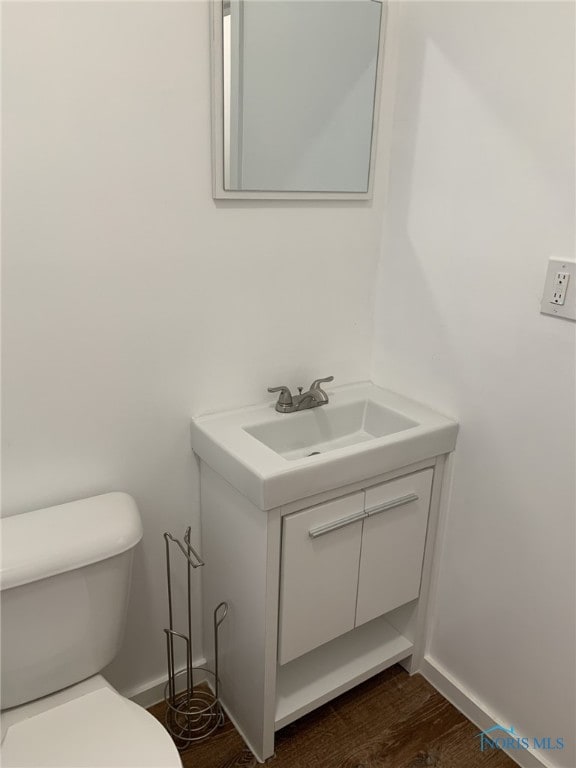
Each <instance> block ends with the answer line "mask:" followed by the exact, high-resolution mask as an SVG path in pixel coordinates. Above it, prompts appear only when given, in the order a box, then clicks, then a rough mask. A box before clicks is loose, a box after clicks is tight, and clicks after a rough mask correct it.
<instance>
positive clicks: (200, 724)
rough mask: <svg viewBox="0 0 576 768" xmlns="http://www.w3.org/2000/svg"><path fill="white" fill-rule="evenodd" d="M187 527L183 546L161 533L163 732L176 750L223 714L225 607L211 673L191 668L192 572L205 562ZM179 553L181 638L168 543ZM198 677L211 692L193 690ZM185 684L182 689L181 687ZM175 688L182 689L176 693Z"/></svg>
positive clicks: (217, 613) (217, 620)
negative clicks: (182, 659)
mask: <svg viewBox="0 0 576 768" xmlns="http://www.w3.org/2000/svg"><path fill="white" fill-rule="evenodd" d="M190 534H191V528H190V526H189V527H188V528H186V532H185V534H184V543H182V541H180V539H178V538H176V537H175V536H173V535H172V534H171V533H167V532H166V533H164V540H165V543H166V581H167V586H168V621H169V627H168V628H166V629H164V632H165V634H166V656H167V661H168V680H167V682H166V685H165V687H164V699H165V701H166V718H165V723H166V728H167V729H168V731H169V732H170V734H171V735H172V738H173V739H174V742H175V743H176V746H177V747H178V749H179V750H183V749H186V747H188V746H189V745H190V744H192V743H193V742H195V741H200V740H201V739H205V738H206V737H207V736H209V735H210V734H211V733H213V732H214V731H215V730H216V728H219V727H220V726H221V725H223V724H224V712H223V710H222V706H221V704H220V701H219V699H218V693H219V691H218V689H219V679H218V634H219V630H220V625H221V624H222V622H223V621H224V619H225V618H226V614H227V613H228V604H227V603H225V602H222V603H219V604H218V605H217V606H216V608H215V609H214V671H212V670H210V669H207V668H206V667H194V666H193V664H192V594H191V587H192V578H191V576H192V569H196V568H200V567H202V566H203V565H204V561H203V560H202V558H201V557H200V555H199V554H198V553H197V552H196V550H195V549H194V547H193V546H192V544H191V543H190ZM171 542H172V543H174V544H176V545H177V547H178V548H179V549H180V551H181V552H182V554H183V555H184V557H185V558H186V562H187V609H188V610H187V620H188V621H187V624H188V633H187V634H183V633H181V632H177V631H176V630H175V629H174V612H173V605H172V571H171V562H170V543H171ZM176 638H178V640H181V641H182V642H183V643H184V645H185V651H186V666H185V667H184V669H181V670H180V671H176V662H175V655H174V641H175V639H176ZM195 671H197V672H200V673H201V677H202V679H203V681H207V682H208V684H209V687H210V688H211V690H207V688H206V686H205V685H204V686H202V687H200V686H195V684H194V673H195ZM184 681H185V685H184V688H182V683H183V682H184ZM178 688H181V690H180V691H179V690H178Z"/></svg>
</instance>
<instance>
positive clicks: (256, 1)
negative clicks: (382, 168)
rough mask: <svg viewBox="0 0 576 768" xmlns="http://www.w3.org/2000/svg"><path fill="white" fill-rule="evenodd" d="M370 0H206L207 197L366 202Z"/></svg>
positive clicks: (376, 45) (373, 74)
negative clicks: (209, 20) (209, 4)
mask: <svg viewBox="0 0 576 768" xmlns="http://www.w3.org/2000/svg"><path fill="white" fill-rule="evenodd" d="M383 16H384V13H383V5H382V3H381V2H379V1H378V0H214V2H213V4H212V78H213V83H212V86H213V88H212V90H213V94H212V96H213V99H212V146H213V195H214V197H215V198H225V197H234V198H241V197H249V198H277V199H278V198H280V199H288V198H296V199H306V198H312V199H366V198H369V197H370V196H371V191H372V169H373V165H374V137H375V134H376V116H377V108H378V86H379V80H380V76H379V69H380V67H381V60H382V40H383Z"/></svg>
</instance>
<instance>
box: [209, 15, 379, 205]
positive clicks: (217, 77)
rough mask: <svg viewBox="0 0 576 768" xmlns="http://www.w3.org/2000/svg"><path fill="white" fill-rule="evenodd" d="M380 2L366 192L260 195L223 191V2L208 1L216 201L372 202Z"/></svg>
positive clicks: (377, 108) (213, 184) (377, 110)
mask: <svg viewBox="0 0 576 768" xmlns="http://www.w3.org/2000/svg"><path fill="white" fill-rule="evenodd" d="M374 2H381V3H382V15H381V19H380V37H379V43H378V64H377V68H376V87H375V92H374V117H373V120H372V141H371V146H370V168H369V176H368V191H367V192H261V191H244V190H230V189H224V76H223V47H222V24H223V7H224V4H223V0H211V2H210V53H211V72H210V74H211V80H212V82H211V102H212V197H213V198H214V199H215V200H221V199H228V200H371V199H372V188H373V184H374V168H375V164H376V150H377V148H376V139H377V135H378V116H379V113H380V97H381V91H382V71H383V65H384V48H385V37H386V34H385V33H386V19H387V10H388V9H387V3H386V2H385V0H374Z"/></svg>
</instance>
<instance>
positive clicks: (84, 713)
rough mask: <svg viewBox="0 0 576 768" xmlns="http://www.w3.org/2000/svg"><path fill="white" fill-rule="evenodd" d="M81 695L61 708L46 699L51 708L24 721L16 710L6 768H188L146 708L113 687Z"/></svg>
mask: <svg viewBox="0 0 576 768" xmlns="http://www.w3.org/2000/svg"><path fill="white" fill-rule="evenodd" d="M100 679H101V680H102V682H103V683H105V681H104V679H103V678H100ZM75 687H76V686H73V688H75ZM78 687H80V686H78ZM68 690H69V691H71V690H72V689H68ZM78 693H79V695H78V696H76V697H75V698H69V697H67V698H69V700H68V701H66V702H65V703H58V704H56V706H50V701H49V700H50V698H51V697H46V699H45V700H43V701H44V703H45V704H48V708H45V707H44V711H42V712H40V713H39V714H38V713H31V716H29V717H26V715H24V719H16V718H14V714H16V713H15V712H14V710H11V711H10V714H11V715H12V717H11V718H10V719H11V720H12V724H10V725H8V727H7V730H6V733H5V737H4V740H3V742H2V750H1V755H2V765H3V766H4V768H182V763H181V761H180V756H179V754H178V750H177V749H176V747H175V745H174V742H173V741H172V739H171V738H170V736H169V734H168V733H167V731H166V730H165V729H164V728H163V727H162V725H161V724H160V723H159V722H158V720H156V718H155V717H153V716H152V715H151V714H150V713H149V712H147V711H146V710H145V709H143V708H142V707H140V706H138V705H137V704H134V703H133V702H132V701H129V700H128V699H126V698H124V697H123V696H120V694H119V693H117V692H116V691H115V690H114V689H113V688H111V687H110V686H108V685H107V684H104V685H103V686H101V687H99V688H96V690H92V691H89V692H88V693H85V692H82V693H80V692H78ZM16 709H17V710H18V709H23V708H16Z"/></svg>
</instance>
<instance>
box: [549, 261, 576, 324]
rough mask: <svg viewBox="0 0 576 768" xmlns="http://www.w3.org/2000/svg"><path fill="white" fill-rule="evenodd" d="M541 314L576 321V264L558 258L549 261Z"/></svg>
mask: <svg viewBox="0 0 576 768" xmlns="http://www.w3.org/2000/svg"><path fill="white" fill-rule="evenodd" d="M570 278H572V279H570ZM540 312H541V313H542V314H545V315H553V316H555V317H565V318H568V319H569V320H576V262H574V261H562V260H561V259H556V258H552V259H550V260H549V261H548V272H547V273H546V282H545V284H544V295H543V296H542V302H541V304H540Z"/></svg>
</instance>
